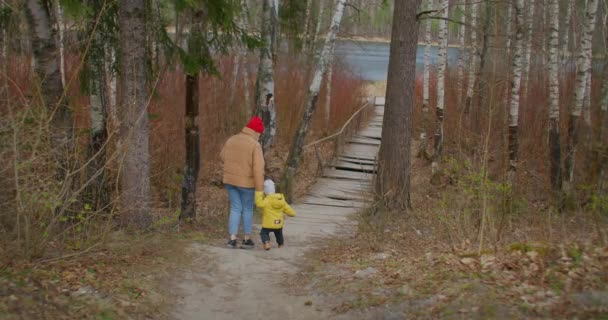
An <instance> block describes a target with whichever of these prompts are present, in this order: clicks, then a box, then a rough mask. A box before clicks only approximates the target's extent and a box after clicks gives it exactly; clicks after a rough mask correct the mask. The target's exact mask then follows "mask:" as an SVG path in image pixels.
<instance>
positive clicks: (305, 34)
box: [302, 0, 314, 53]
mask: <svg viewBox="0 0 608 320" xmlns="http://www.w3.org/2000/svg"><path fill="white" fill-rule="evenodd" d="M313 1H314V0H306V11H305V13H304V30H303V31H302V52H304V53H306V52H308V50H309V45H310V32H309V30H308V29H310V21H311V20H312V14H311V12H312V3H313Z"/></svg>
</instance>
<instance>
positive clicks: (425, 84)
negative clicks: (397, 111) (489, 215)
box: [422, 0, 433, 113]
mask: <svg viewBox="0 0 608 320" xmlns="http://www.w3.org/2000/svg"><path fill="white" fill-rule="evenodd" d="M432 9H433V0H428V6H427V10H432ZM431 25H432V20H431V19H426V20H424V43H425V46H424V65H423V71H422V111H423V112H427V113H428V110H429V99H430V92H429V87H430V82H431V81H430V78H431V70H430V68H431Z"/></svg>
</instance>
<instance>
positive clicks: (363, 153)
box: [342, 143, 380, 159]
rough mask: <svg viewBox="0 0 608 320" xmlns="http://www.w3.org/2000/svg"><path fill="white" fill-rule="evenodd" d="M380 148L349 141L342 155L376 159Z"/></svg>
mask: <svg viewBox="0 0 608 320" xmlns="http://www.w3.org/2000/svg"><path fill="white" fill-rule="evenodd" d="M379 150H380V148H379V146H370V145H363V144H357V143H349V144H347V145H346V146H344V149H343V151H342V156H347V157H351V158H364V159H375V158H376V155H377V154H378V151H379Z"/></svg>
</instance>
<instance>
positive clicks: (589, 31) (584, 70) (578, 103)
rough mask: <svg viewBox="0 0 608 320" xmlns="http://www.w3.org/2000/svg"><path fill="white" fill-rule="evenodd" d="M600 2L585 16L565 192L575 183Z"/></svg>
mask: <svg viewBox="0 0 608 320" xmlns="http://www.w3.org/2000/svg"><path fill="white" fill-rule="evenodd" d="M597 7H598V0H589V1H588V3H587V10H586V14H585V21H584V27H583V28H584V30H583V34H582V36H581V45H580V50H579V52H578V54H577V75H576V85H575V89H574V99H573V105H572V108H571V109H570V119H569V124H568V144H567V148H568V150H567V153H566V161H565V169H566V172H564V174H566V181H565V182H566V183H564V189H565V191H567V192H569V191H572V185H573V183H574V168H575V159H576V149H577V144H578V141H577V140H578V137H577V136H578V119H579V117H580V116H581V113H582V110H583V103H584V100H585V94H586V88H587V79H588V73H590V72H591V71H592V69H591V46H592V38H593V32H594V29H595V20H596V16H597Z"/></svg>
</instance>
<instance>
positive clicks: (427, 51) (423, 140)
mask: <svg viewBox="0 0 608 320" xmlns="http://www.w3.org/2000/svg"><path fill="white" fill-rule="evenodd" d="M433 2H434V0H427V10H428V11H431V10H433ZM431 26H432V20H431V19H425V20H424V43H425V46H424V64H423V69H422V132H421V133H420V146H419V150H418V156H419V157H422V158H426V159H428V154H427V152H426V149H427V143H428V142H427V130H428V128H429V127H430V119H429V104H430V88H429V87H430V83H431V47H432V46H431V29H432V28H431Z"/></svg>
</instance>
